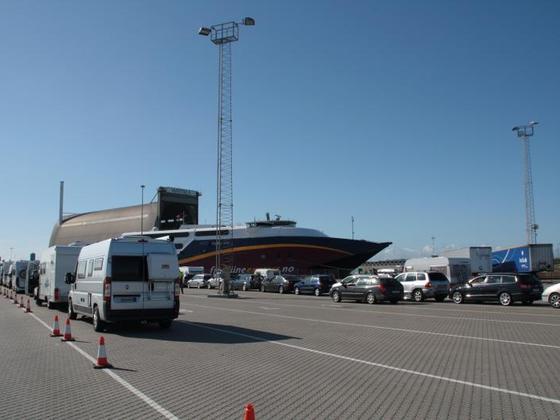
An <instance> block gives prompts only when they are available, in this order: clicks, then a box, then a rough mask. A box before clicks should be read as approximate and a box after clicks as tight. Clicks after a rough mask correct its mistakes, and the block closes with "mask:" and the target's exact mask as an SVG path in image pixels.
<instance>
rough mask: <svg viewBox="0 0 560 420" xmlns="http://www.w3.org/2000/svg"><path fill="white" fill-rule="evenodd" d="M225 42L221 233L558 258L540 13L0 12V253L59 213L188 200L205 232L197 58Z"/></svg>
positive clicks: (362, 9) (21, 253) (212, 75)
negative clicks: (206, 32)
mask: <svg viewBox="0 0 560 420" xmlns="http://www.w3.org/2000/svg"><path fill="white" fill-rule="evenodd" d="M243 16H252V17H254V18H255V19H256V26H254V27H242V28H241V36H240V38H241V39H240V41H239V42H238V43H236V44H234V45H233V50H234V52H233V91H234V93H233V95H234V97H233V103H234V109H233V114H234V134H233V141H234V191H235V192H234V197H235V198H234V201H235V220H236V221H237V222H245V221H248V220H252V219H253V218H255V217H257V218H258V217H264V214H265V212H267V211H268V212H270V213H271V214H280V215H282V216H284V217H286V218H293V219H296V220H297V221H298V223H299V225H300V226H305V227H313V228H318V229H320V230H322V231H324V232H325V233H327V234H329V235H331V236H338V237H350V235H351V216H354V217H355V220H356V222H355V230H356V237H357V238H363V239H368V240H372V241H393V242H394V244H395V245H394V247H393V251H392V252H390V253H388V254H386V255H385V256H387V257H389V256H400V255H404V254H405V250H409V251H408V252H411V253H421V252H422V250H423V249H424V250H425V251H429V247H430V246H431V243H432V240H431V237H432V236H435V237H436V250H437V249H438V248H439V249H441V248H444V247H460V246H469V245H480V244H488V245H494V246H507V245H517V244H522V243H524V242H525V231H524V223H525V222H524V221H525V213H524V211H525V205H524V196H523V183H522V182H523V177H522V176H523V173H522V146H521V144H520V142H519V140H517V139H516V138H515V137H514V135H513V133H512V132H511V128H512V127H513V126H514V125H518V124H523V123H526V122H527V121H529V120H532V119H535V120H538V121H539V122H540V123H541V124H540V125H539V126H538V127H537V130H536V134H535V136H534V137H533V139H532V149H531V151H532V162H533V177H534V194H535V208H536V219H537V223H538V224H539V225H540V230H539V237H538V238H539V242H549V243H550V242H551V243H554V245H555V247H557V246H558V244H559V243H560V221H559V218H558V214H559V209H560V183H559V181H560V172H559V162H560V160H559V159H560V129H559V128H560V127H559V124H558V123H559V116H560V47H559V46H560V24H559V23H558V22H560V2H558V1H557V0H533V1H529V0H527V1H516V0H510V1H487V0H472V1H462V2H452V1H448V0H427V1H422V2H419V1H403V0H377V1H374V0H370V1H342V0H340V1H322V2H318V1H313V2H312V1H291V0H290V1H288V0H285V1H274V2H272V1H262V0H261V1H256V0H255V1H235V2H232V1H210V0H207V1H203V2H195V1H181V0H177V1H172V0H166V1H155V0H150V1H141V0H119V1H114V0H107V1H102V0H96V1H85V0H84V1H72V0H57V1H55V0H50V1H46V0H36V1H26V0H2V1H0V145H1V148H0V150H1V153H2V163H1V165H0V168H1V169H0V174H1V176H2V178H1V179H2V191H3V194H2V198H1V205H0V256H2V257H9V254H10V248H11V247H12V248H13V251H12V252H13V256H14V257H25V256H27V255H28V254H29V252H31V251H35V252H38V253H39V252H41V250H42V249H43V248H45V247H46V246H47V245H48V240H49V237H50V233H51V229H52V227H53V224H54V223H55V221H56V219H57V217H58V188H59V181H60V180H64V181H65V184H66V197H65V203H66V206H65V207H66V208H65V210H66V211H69V212H83V211H90V210H98V209H102V208H111V207H118V206H126V205H132V204H137V203H139V202H140V194H141V191H140V185H141V184H145V185H146V196H147V197H148V198H151V196H152V195H153V194H154V193H155V190H156V188H157V187H158V186H160V185H166V186H176V187H183V188H189V189H195V190H198V191H201V192H202V194H203V195H202V197H201V201H200V204H201V206H200V222H201V223H204V222H207V223H211V222H213V221H214V218H215V188H216V187H215V186H216V182H215V181H216V180H215V166H216V161H215V151H216V114H217V99H216V97H217V72H218V67H217V48H216V47H215V46H214V45H213V44H212V43H211V42H210V40H209V39H207V38H203V37H200V36H198V35H197V29H198V27H199V26H202V25H211V24H215V23H221V22H225V21H229V20H233V19H235V20H239V19H240V18H242V17H243Z"/></svg>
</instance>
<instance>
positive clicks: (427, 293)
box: [395, 271, 449, 302]
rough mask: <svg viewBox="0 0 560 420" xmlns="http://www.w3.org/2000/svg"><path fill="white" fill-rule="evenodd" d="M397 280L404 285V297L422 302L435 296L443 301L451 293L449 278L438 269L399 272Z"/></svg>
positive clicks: (437, 299)
mask: <svg viewBox="0 0 560 420" xmlns="http://www.w3.org/2000/svg"><path fill="white" fill-rule="evenodd" d="M395 279H396V280H398V281H400V282H401V284H402V285H403V287H404V299H405V300H406V299H412V300H414V301H415V302H422V301H423V300H424V299H429V298H434V299H435V300H436V301H438V302H443V301H444V300H445V297H446V296H447V294H448V293H449V280H448V279H447V277H446V276H445V274H442V273H439V272H437V271H412V272H408V273H402V274H399V275H398V276H397V277H396V278H395Z"/></svg>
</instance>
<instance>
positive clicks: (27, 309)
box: [25, 298, 31, 314]
mask: <svg viewBox="0 0 560 420" xmlns="http://www.w3.org/2000/svg"><path fill="white" fill-rule="evenodd" d="M25 313H26V314H30V313H31V303H29V298H27V306H26V307H25Z"/></svg>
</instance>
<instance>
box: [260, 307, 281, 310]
mask: <svg viewBox="0 0 560 420" xmlns="http://www.w3.org/2000/svg"><path fill="white" fill-rule="evenodd" d="M259 309H264V310H265V311H271V310H278V309H280V308H271V307H270V306H259Z"/></svg>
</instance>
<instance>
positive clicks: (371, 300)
mask: <svg viewBox="0 0 560 420" xmlns="http://www.w3.org/2000/svg"><path fill="white" fill-rule="evenodd" d="M366 302H367V303H369V304H370V305H373V304H374V303H377V299H375V295H374V294H373V293H372V292H369V293H368V294H367V295H366Z"/></svg>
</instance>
